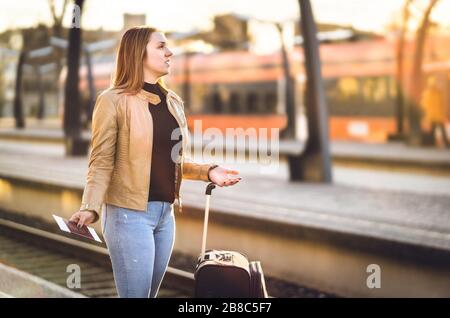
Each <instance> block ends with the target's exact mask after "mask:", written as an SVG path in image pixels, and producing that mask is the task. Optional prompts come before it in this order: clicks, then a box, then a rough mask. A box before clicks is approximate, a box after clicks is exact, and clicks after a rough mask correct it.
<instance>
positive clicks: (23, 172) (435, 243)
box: [0, 140, 450, 297]
mask: <svg viewBox="0 0 450 318" xmlns="http://www.w3.org/2000/svg"><path fill="white" fill-rule="evenodd" d="M443 151H444V150H443ZM440 155H441V154H440V153H439V156H440ZM233 168H237V169H239V170H240V171H241V176H242V177H243V180H242V181H241V182H240V183H239V184H237V185H236V186H234V187H230V188H223V189H219V190H217V191H216V192H215V194H214V197H213V198H212V201H211V216H210V220H211V227H210V236H209V242H208V244H209V246H212V247H215V248H222V249H233V250H240V251H242V252H244V253H245V254H247V255H248V256H249V258H251V259H259V260H261V261H262V264H263V266H264V270H265V272H267V274H268V275H269V276H273V277H278V278H282V279H286V280H287V281H292V282H297V283H302V284H303V285H306V286H311V287H314V288H318V289H320V290H324V291H327V292H331V293H334V294H337V295H340V296H358V297H376V296H383V297H390V296H394V297H395V296H405V297H417V296H420V297H440V296H442V297H448V296H449V295H450V290H449V289H448V286H449V285H450V272H449V268H448V264H449V263H450V215H449V213H448V207H449V206H450V178H449V177H448V176H446V175H423V174H421V173H416V172H414V171H413V172H398V171H395V172H392V171H387V172H386V171H384V172H383V171H376V170H369V169H362V168H348V167H345V168H342V167H338V166H335V167H334V183H332V184H318V183H307V182H301V183H300V182H298V183H292V182H289V181H288V180H287V173H286V171H287V170H286V166H285V165H284V164H283V163H280V170H279V173H277V174H275V175H272V176H262V175H260V174H259V172H258V171H257V170H254V167H253V168H252V166H251V165H250V166H245V165H241V166H240V165H236V166H233ZM86 172H87V158H86V157H81V158H65V157H64V149H63V147H62V145H61V144H42V143H30V142H19V141H6V140H2V141H1V142H0V187H1V191H0V193H1V194H0V205H1V208H2V210H4V211H8V213H10V214H9V215H11V213H13V214H15V215H22V216H28V217H32V218H37V219H39V220H43V221H47V222H51V214H52V212H55V211H59V212H60V214H62V215H64V216H70V214H72V213H73V212H74V211H75V209H77V208H78V207H79V203H80V199H81V193H82V189H83V186H84V181H85V176H86ZM203 192H204V184H203V183H201V182H194V181H185V182H184V183H183V186H182V195H183V198H184V201H183V203H184V204H183V213H182V214H178V215H177V240H176V243H175V251H178V252H180V251H182V252H183V253H186V254H188V255H192V256H193V257H194V256H196V255H197V254H198V248H196V247H198V246H200V239H201V226H202V214H201V212H202V211H203V208H204V202H203V200H202V199H203ZM96 227H97V230H98V231H101V229H100V228H99V226H98V224H96ZM197 234H198V235H197ZM224 238H227V239H224ZM373 264H375V265H378V266H379V268H380V269H381V272H382V287H381V288H375V289H373V288H369V287H368V286H367V277H368V275H369V274H368V269H369V268H370V265H373ZM411 286H413V287H411Z"/></svg>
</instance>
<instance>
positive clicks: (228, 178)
mask: <svg viewBox="0 0 450 318" xmlns="http://www.w3.org/2000/svg"><path fill="white" fill-rule="evenodd" d="M238 174H239V171H237V170H232V169H227V168H224V167H221V166H218V167H216V168H214V169H211V170H209V179H210V180H211V181H212V182H213V183H214V184H216V185H218V186H219V187H223V186H225V187H227V186H232V185H234V184H236V183H238V182H239V181H240V180H241V179H242V178H241V177H236V175H238Z"/></svg>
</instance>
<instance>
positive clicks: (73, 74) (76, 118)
mask: <svg viewBox="0 0 450 318" xmlns="http://www.w3.org/2000/svg"><path fill="white" fill-rule="evenodd" d="M83 2H84V1H83V0H75V6H74V10H73V13H74V14H73V21H72V22H73V23H72V26H71V28H70V31H69V47H68V50H67V79H66V86H65V91H64V96H65V100H64V124H63V126H64V135H65V140H66V155H68V156H77V155H86V154H87V151H88V146H89V144H88V143H86V142H83V141H82V140H81V98H80V90H79V82H80V76H79V69H80V56H81V41H82V40H81V25H80V24H81V12H82V7H83ZM77 24H78V25H77Z"/></svg>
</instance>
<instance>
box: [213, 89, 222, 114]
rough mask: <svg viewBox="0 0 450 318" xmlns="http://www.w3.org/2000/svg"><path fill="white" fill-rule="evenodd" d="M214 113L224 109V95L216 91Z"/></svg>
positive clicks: (214, 94)
mask: <svg viewBox="0 0 450 318" xmlns="http://www.w3.org/2000/svg"><path fill="white" fill-rule="evenodd" d="M212 107H213V113H215V114H220V113H221V112H222V109H223V103H222V97H221V96H220V94H219V93H218V92H214V93H213V96H212Z"/></svg>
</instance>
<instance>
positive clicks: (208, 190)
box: [200, 182, 216, 259]
mask: <svg viewBox="0 0 450 318" xmlns="http://www.w3.org/2000/svg"><path fill="white" fill-rule="evenodd" d="M215 187H216V185H215V184H214V183H213V182H210V183H208V185H207V186H206V190H205V195H206V205H205V219H204V222H203V237H202V252H201V254H200V257H201V259H204V258H205V249H206V236H207V234H208V216H209V200H210V199H211V193H212V190H213V189H214V188H215Z"/></svg>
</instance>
